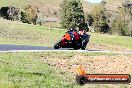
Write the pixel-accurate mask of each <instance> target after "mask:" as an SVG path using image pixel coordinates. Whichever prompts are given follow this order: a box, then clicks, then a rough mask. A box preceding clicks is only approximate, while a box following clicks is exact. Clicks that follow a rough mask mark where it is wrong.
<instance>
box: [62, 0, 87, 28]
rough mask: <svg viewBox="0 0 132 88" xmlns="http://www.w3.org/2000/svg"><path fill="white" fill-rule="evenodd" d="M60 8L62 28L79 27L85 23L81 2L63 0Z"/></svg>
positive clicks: (77, 0) (78, 0)
mask: <svg viewBox="0 0 132 88" xmlns="http://www.w3.org/2000/svg"><path fill="white" fill-rule="evenodd" d="M60 7H61V10H60V14H61V24H62V27H64V28H70V27H77V26H78V25H79V24H80V23H82V22H83V21H84V12H83V7H82V3H81V2H80V0H63V2H62V4H61V5H60Z"/></svg>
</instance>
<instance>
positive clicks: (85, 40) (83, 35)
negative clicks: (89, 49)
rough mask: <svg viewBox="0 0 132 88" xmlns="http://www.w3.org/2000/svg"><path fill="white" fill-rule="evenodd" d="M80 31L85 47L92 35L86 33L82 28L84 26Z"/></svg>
mask: <svg viewBox="0 0 132 88" xmlns="http://www.w3.org/2000/svg"><path fill="white" fill-rule="evenodd" d="M78 33H79V35H80V37H81V40H82V48H83V49H85V48H86V45H87V43H88V42H89V38H90V35H88V34H87V33H86V31H85V30H84V29H82V28H81V29H80V30H79V32H78Z"/></svg>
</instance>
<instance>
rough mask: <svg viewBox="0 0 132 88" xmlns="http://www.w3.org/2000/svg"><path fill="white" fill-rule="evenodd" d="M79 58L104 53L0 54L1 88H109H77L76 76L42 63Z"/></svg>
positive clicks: (91, 85)
mask: <svg viewBox="0 0 132 88" xmlns="http://www.w3.org/2000/svg"><path fill="white" fill-rule="evenodd" d="M78 54H80V56H86V57H87V56H95V55H98V56H100V55H104V54H103V53H70V52H66V53H65V52H58V53H57V52H45V53H0V88H80V87H83V88H85V87H86V88H98V87H103V88H104V87H107V88H110V85H107V84H106V85H105V84H103V85H100V84H88V85H84V86H79V85H78V84H77V83H76V81H75V77H76V75H75V74H76V73H74V74H72V73H69V72H67V71H62V70H61V69H59V68H56V67H54V66H51V65H49V64H47V63H44V61H43V60H44V59H50V58H54V59H58V60H59V59H70V58H71V57H74V56H75V55H78ZM105 55H106V56H107V55H110V54H105ZM111 55H112V54H111ZM111 86H112V85H111ZM117 86H119V87H122V86H126V85H123V84H122V85H117ZM122 88H123V87H122Z"/></svg>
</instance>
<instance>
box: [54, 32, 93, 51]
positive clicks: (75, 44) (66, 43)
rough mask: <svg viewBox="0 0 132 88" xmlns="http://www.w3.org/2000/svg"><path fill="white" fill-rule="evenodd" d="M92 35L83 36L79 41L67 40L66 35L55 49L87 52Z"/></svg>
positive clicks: (55, 45)
mask: <svg viewBox="0 0 132 88" xmlns="http://www.w3.org/2000/svg"><path fill="white" fill-rule="evenodd" d="M89 38H90V35H87V34H85V35H83V36H80V39H79V40H75V39H72V40H67V39H66V38H65V35H64V36H63V38H62V39H61V40H59V41H58V42H57V43H56V44H54V46H53V47H54V49H59V48H73V49H74V50H78V49H82V50H85V48H86V46H87V43H88V42H89Z"/></svg>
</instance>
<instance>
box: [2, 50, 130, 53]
mask: <svg viewBox="0 0 132 88" xmlns="http://www.w3.org/2000/svg"><path fill="white" fill-rule="evenodd" d="M17 52H93V53H113V54H132V52H118V51H117V52H116V51H103V50H102V51H99V50H97V51H96V50H95V51H94V50H93V51H92V50H9V51H0V53H17Z"/></svg>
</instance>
